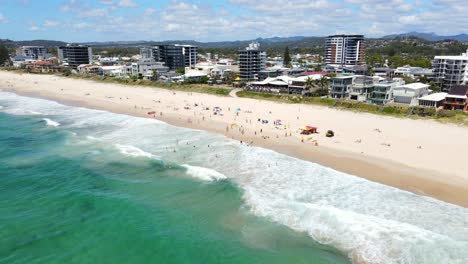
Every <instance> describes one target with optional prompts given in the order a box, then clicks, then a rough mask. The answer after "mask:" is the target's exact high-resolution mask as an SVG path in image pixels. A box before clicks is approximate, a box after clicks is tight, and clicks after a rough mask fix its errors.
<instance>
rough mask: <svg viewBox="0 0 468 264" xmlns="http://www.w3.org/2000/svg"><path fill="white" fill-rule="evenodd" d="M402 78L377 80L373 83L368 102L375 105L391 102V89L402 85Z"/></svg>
mask: <svg viewBox="0 0 468 264" xmlns="http://www.w3.org/2000/svg"><path fill="white" fill-rule="evenodd" d="M404 84H405V82H404V81H403V79H400V78H395V79H393V80H392V81H387V80H384V81H379V82H378V83H375V84H374V88H373V89H372V91H371V93H370V96H369V98H368V102H369V103H371V104H376V105H385V104H388V103H391V102H393V89H394V88H395V87H397V86H402V85H404Z"/></svg>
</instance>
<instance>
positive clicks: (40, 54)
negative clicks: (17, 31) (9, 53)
mask: <svg viewBox="0 0 468 264" xmlns="http://www.w3.org/2000/svg"><path fill="white" fill-rule="evenodd" d="M46 54H47V49H46V48H45V47H43V46H21V47H18V48H17V49H16V56H28V57H31V58H32V59H35V60H38V59H44V58H45V57H46Z"/></svg>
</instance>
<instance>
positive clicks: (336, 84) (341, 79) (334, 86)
mask: <svg viewBox="0 0 468 264" xmlns="http://www.w3.org/2000/svg"><path fill="white" fill-rule="evenodd" d="M354 78H355V76H354V75H345V76H336V77H333V78H331V79H330V83H329V86H328V87H329V88H328V89H329V94H330V95H329V96H330V98H337V99H339V98H348V95H349V90H350V89H351V85H352V84H353V79H354Z"/></svg>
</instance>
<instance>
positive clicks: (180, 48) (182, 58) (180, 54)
mask: <svg viewBox="0 0 468 264" xmlns="http://www.w3.org/2000/svg"><path fill="white" fill-rule="evenodd" d="M140 56H141V59H142V60H152V61H157V62H164V64H165V65H166V66H167V67H169V69H171V70H177V69H180V68H185V67H190V68H193V67H195V64H197V56H198V47H197V46H192V45H179V44H174V45H158V46H154V47H145V48H140Z"/></svg>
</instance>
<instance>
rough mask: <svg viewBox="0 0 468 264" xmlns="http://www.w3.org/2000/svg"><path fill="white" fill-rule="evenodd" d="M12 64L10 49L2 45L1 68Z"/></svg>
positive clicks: (0, 46)
mask: <svg viewBox="0 0 468 264" xmlns="http://www.w3.org/2000/svg"><path fill="white" fill-rule="evenodd" d="M8 62H10V55H9V54H8V49H7V48H6V47H5V46H4V45H0V66H2V65H5V64H6V63H8Z"/></svg>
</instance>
